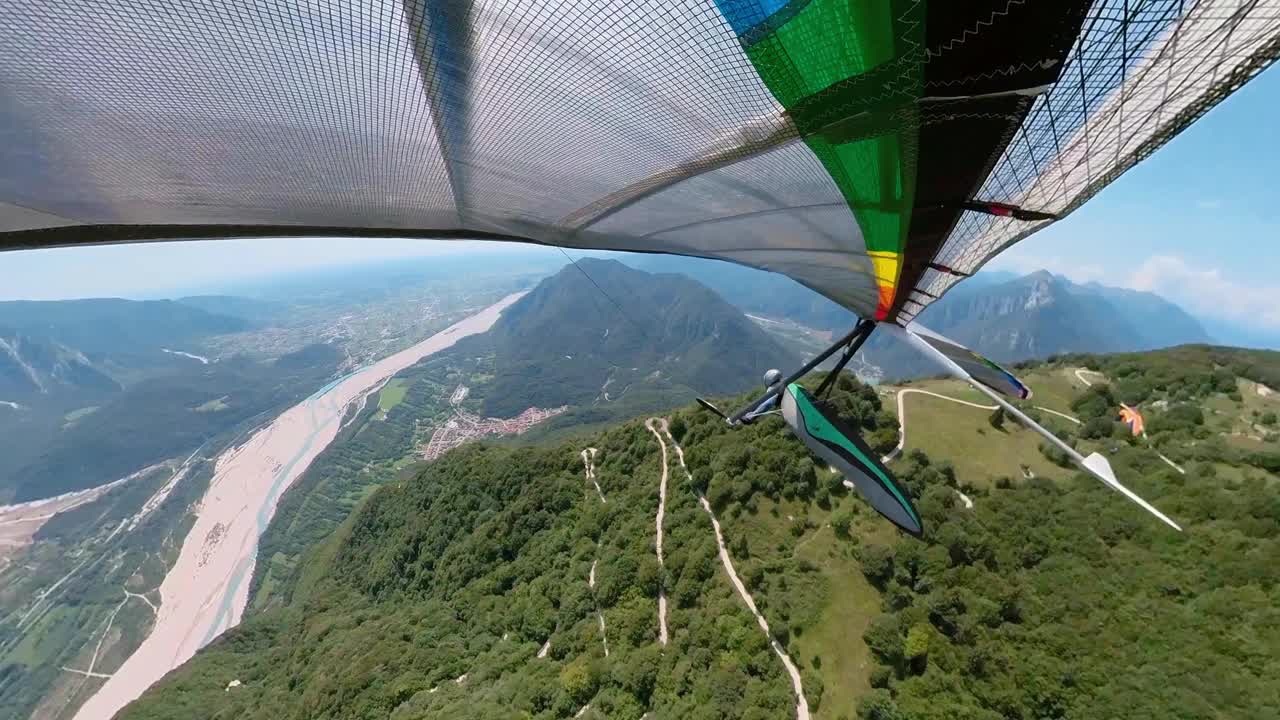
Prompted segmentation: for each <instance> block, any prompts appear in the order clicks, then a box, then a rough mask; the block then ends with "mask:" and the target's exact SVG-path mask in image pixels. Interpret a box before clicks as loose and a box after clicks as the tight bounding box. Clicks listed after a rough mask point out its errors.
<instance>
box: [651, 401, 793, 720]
mask: <svg viewBox="0 0 1280 720" xmlns="http://www.w3.org/2000/svg"><path fill="white" fill-rule="evenodd" d="M655 421H656V422H657V423H658V424H660V425H661V426H662V432H663V433H665V434H666V436H667V439H668V440H670V441H671V446H672V447H673V448H675V451H676V458H677V459H678V460H679V462H680V469H681V470H683V471H684V474H685V477H687V478H688V479H689V480H690V481H692V480H693V476H692V475H691V474H690V473H689V467H688V466H687V465H685V464H684V448H682V447H680V443H678V442H676V439H675V438H674V437H672V435H671V429H670V427H669V426H668V424H667V419H666V418H650V419H649V420H648V421H646V422H645V427H648V428H649V429H650V430H653V426H652V425H651V424H650V423H653V422H655ZM654 434H655V435H657V431H654ZM658 443H659V444H660V445H661V446H662V476H663V478H665V477H666V476H667V445H666V443H665V442H663V440H662V436H661V435H658ZM698 503H699V504H700V505H702V509H703V510H705V511H706V513H707V516H708V517H709V518H711V528H712V529H713V530H715V534H716V547H717V549H718V551H719V554H720V563H721V564H722V565H723V566H724V571H725V574H726V575H728V576H729V582H731V583H732V584H733V587H734V589H735V590H737V592H738V597H740V598H742V602H744V603H746V605H747V609H748V610H750V611H751V614H752V615H754V616H755V618H756V624H757V625H759V626H760V629H761V630H762V631H764V635H765V637H766V638H767V639H768V640H769V647H771V648H773V652H774V654H776V655H777V656H778V659H779V660H781V661H782V665H783V667H785V668H786V670H787V675H788V676H790V678H791V689H792V690H794V691H795V694H796V718H797V720H810V716H809V701H808V699H806V698H805V696H804V686H803V684H802V682H801V679H800V669H799V668H798V667H796V664H795V663H794V662H792V661H791V656H789V655H787V651H786V650H784V649H783V647H782V646H781V645H780V644H778V641H777V640H775V639H774V637H773V633H772V632H771V631H770V630H769V622H768V621H767V620H765V619H764V616H763V615H761V614H760V610H759V609H758V608H756V603H755V600H753V599H752V598H751V593H750V592H748V591H747V586H746V585H744V584H743V582H742V579H741V578H739V577H738V573H737V571H736V570H734V568H733V558H731V557H729V550H728V548H726V547H725V545H724V534H723V533H722V532H721V531H720V521H719V520H717V519H716V514H715V512H714V511H712V509H711V503H709V502H707V498H706V496H705V495H702V494H699V495H698Z"/></svg>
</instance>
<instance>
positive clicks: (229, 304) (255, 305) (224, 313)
mask: <svg viewBox="0 0 1280 720" xmlns="http://www.w3.org/2000/svg"><path fill="white" fill-rule="evenodd" d="M174 302H177V303H178V304H180V305H185V306H187V307H192V308H196V309H198V310H202V311H204V312H206V313H209V314H211V315H215V316H221V317H232V318H239V319H240V320H243V321H245V322H246V323H248V324H249V325H251V326H253V327H259V326H262V325H268V324H270V323H271V322H273V321H275V320H277V319H279V318H281V317H283V316H284V315H286V314H287V313H288V312H289V310H290V306H289V304H288V303H286V302H282V301H281V302H277V301H272V300H260V299H257V298H247V297H239V296H237V295H190V296H187V297H181V298H178V299H177V300H175V301H174Z"/></svg>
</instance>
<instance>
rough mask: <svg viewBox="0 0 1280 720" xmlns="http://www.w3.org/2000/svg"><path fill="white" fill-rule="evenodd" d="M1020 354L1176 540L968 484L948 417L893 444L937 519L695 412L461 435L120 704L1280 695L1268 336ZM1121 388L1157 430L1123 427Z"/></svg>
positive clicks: (882, 703) (466, 704)
mask: <svg viewBox="0 0 1280 720" xmlns="http://www.w3.org/2000/svg"><path fill="white" fill-rule="evenodd" d="M1023 371H1024V373H1025V374H1026V375H1027V377H1028V379H1029V380H1030V381H1031V382H1032V385H1033V387H1040V388H1043V392H1041V393H1040V394H1039V395H1038V396H1037V397H1036V399H1035V400H1034V402H1036V403H1038V405H1039V406H1040V407H1043V408H1047V409H1049V410H1052V411H1054V412H1058V413H1061V414H1062V415H1063V416H1064V417H1068V418H1071V419H1072V420H1071V422H1067V421H1065V420H1062V422H1061V424H1059V425H1055V427H1058V428H1060V431H1061V432H1062V433H1063V434H1064V436H1065V437H1067V438H1068V439H1069V441H1070V442H1072V443H1074V444H1076V445H1077V446H1078V447H1079V448H1080V449H1081V450H1082V451H1085V452H1090V451H1093V450H1100V451H1102V452H1104V453H1106V454H1108V455H1109V457H1110V459H1111V461H1112V463H1113V464H1114V465H1115V467H1116V470H1117V472H1118V474H1119V475H1120V477H1121V479H1122V480H1123V481H1124V482H1125V483H1126V484H1128V485H1129V486H1130V487H1132V488H1134V489H1135V490H1136V491H1138V492H1139V493H1141V494H1142V495H1144V496H1145V497H1147V498H1148V499H1150V500H1151V501H1152V502H1154V503H1155V504H1156V505H1158V506H1159V507H1161V508H1162V509H1164V510H1165V511H1167V512H1168V513H1169V514H1171V515H1172V516H1173V517H1174V518H1176V519H1177V520H1179V521H1180V522H1182V523H1183V524H1184V527H1185V528H1186V532H1184V533H1181V534H1179V533H1175V532H1173V531H1171V530H1170V529H1168V528H1166V527H1164V526H1162V525H1160V524H1159V523H1158V522H1157V521H1155V520H1154V519H1152V518H1150V517H1148V516H1146V515H1145V514H1143V513H1142V512H1141V511H1140V510H1138V509H1137V508H1135V507H1133V506H1132V505H1130V504H1129V503H1127V502H1125V501H1124V499H1123V498H1121V497H1119V496H1118V495H1116V494H1114V493H1111V492H1110V491H1108V490H1106V489H1105V488H1104V487H1103V486H1101V485H1099V484H1097V483H1096V482H1095V481H1093V480H1091V479H1089V478H1087V477H1086V476H1083V475H1080V474H1076V473H1074V472H1070V471H1065V470H1064V471H1063V472H1062V473H1061V474H1060V475H1058V476H1054V477H1057V479H1053V478H1052V477H1049V476H1044V477H1032V478H1030V479H1028V478H1026V477H1022V476H1016V475H1013V474H1011V473H1008V472H1005V471H1004V468H1003V466H1000V470H999V471H996V472H988V473H983V472H982V470H981V469H973V470H971V471H970V473H971V474H970V475H969V476H963V475H960V474H958V473H957V472H956V470H955V469H954V468H953V467H952V465H951V464H950V463H948V462H946V458H941V457H933V458H930V457H928V456H927V455H925V454H924V453H922V452H920V451H919V450H918V449H917V448H918V447H919V446H920V445H923V444H928V442H930V438H928V437H921V438H919V440H916V441H911V442H909V444H908V452H907V453H906V454H905V455H904V456H902V457H901V458H899V459H897V460H895V461H893V462H892V463H891V464H890V467H891V469H892V470H893V471H894V472H895V473H897V474H898V475H899V476H900V477H901V478H902V479H903V480H904V484H905V485H906V487H907V489H908V490H909V491H910V493H911V494H912V496H913V497H914V498H915V500H916V504H917V507H918V508H919V510H920V511H921V514H922V517H923V518H924V520H925V537H924V539H923V540H922V541H921V540H914V539H912V538H908V537H906V536H902V535H900V534H899V533H897V532H896V531H895V530H893V529H892V528H891V527H890V526H889V525H888V524H887V523H886V522H885V521H883V520H882V519H881V518H880V517H879V516H878V515H875V514H874V513H872V512H870V511H869V510H868V509H867V507H866V505H865V504H863V503H862V502H861V501H860V500H858V499H857V498H856V497H851V496H849V495H847V494H846V493H847V491H846V489H845V488H844V486H843V485H842V484H841V483H840V478H839V477H837V476H834V475H833V474H831V473H830V472H829V471H828V470H827V469H826V468H824V467H818V466H815V464H814V463H813V461H812V459H811V457H810V456H809V455H808V454H807V453H806V452H805V451H804V450H803V448H802V447H801V446H800V445H799V443H798V442H796V441H795V440H794V439H792V438H791V436H790V435H789V433H787V432H786V431H785V430H784V429H783V427H782V425H781V424H780V423H779V422H778V421H777V420H774V419H770V420H765V421H763V422H760V423H758V424H756V425H754V426H752V427H748V428H743V429H738V430H732V429H730V428H728V427H727V426H725V425H724V423H723V422H722V421H720V420H719V419H717V418H714V417H712V416H710V415H708V414H706V413H704V412H699V411H697V410H695V409H692V408H689V409H685V410H681V411H679V412H676V413H673V414H671V415H670V416H669V417H670V434H669V435H667V434H665V433H663V432H662V427H663V425H662V423H648V424H646V423H645V422H644V421H643V420H642V419H638V420H634V421H631V422H627V423H625V424H622V425H618V426H616V427H614V428H612V429H609V430H607V431H604V432H601V433H597V434H594V435H592V436H589V437H585V438H583V439H582V440H580V441H577V442H573V443H568V444H559V445H553V446H546V447H535V448H518V449H511V448H503V447H500V446H494V445H489V444H484V443H478V444H470V445H467V446H464V447H463V448H461V449H458V450H455V451H453V452H452V453H449V454H447V455H445V456H444V457H443V458H442V459H440V460H439V461H436V462H435V463H432V464H429V465H425V466H421V467H419V468H418V469H416V470H415V471H414V472H413V473H411V474H406V475H404V476H402V477H401V479H400V480H399V481H397V482H394V483H391V484H388V485H385V486H384V487H383V488H382V489H380V490H378V491H377V492H375V493H374V494H373V495H372V496H371V497H370V498H369V500H368V501H367V502H366V503H365V504H363V506H362V507H361V509H359V510H358V511H357V512H356V513H355V514H354V515H353V516H352V517H351V518H350V519H349V520H348V521H347V522H345V523H344V524H342V526H341V527H340V528H339V529H338V531H337V532H335V533H333V534H331V535H330V536H328V537H327V538H325V539H324V540H323V541H322V542H321V543H320V544H319V545H316V546H314V547H313V548H312V549H311V550H310V551H308V552H307V553H306V556H305V559H304V560H303V561H302V565H301V571H300V573H299V578H300V579H299V582H298V584H297V587H296V589H295V591H294V592H293V594H292V596H291V598H290V599H289V602H288V604H281V605H274V606H272V607H270V608H269V609H267V610H265V611H262V612H259V613H256V614H253V615H251V616H250V617H248V618H247V620H246V622H245V623H244V624H243V625H241V626H240V627H239V628H237V629H235V630H233V631H231V632H230V633H228V634H227V635H225V636H224V637H222V638H221V639H219V640H218V641H216V642H214V643H213V644H212V645H211V646H210V647H208V648H206V649H205V650H204V651H202V652H201V653H200V654H198V655H197V656H196V657H195V658H194V659H193V660H192V661H191V662H190V663H188V664H187V665H186V666H184V667H183V668H181V669H180V670H178V671H176V672H175V673H173V674H171V675H170V676H169V677H167V678H166V679H165V680H164V681H162V682H161V683H160V684H159V685H158V686H156V687H155V688H153V689H152V690H151V691H149V692H148V693H147V694H146V695H145V696H144V697H143V698H142V699H141V700H140V701H139V702H137V703H135V704H134V705H132V706H130V707H129V708H128V709H127V710H126V711H125V713H124V714H123V716H124V717H127V718H184V719H185V718H202V717H215V716H217V717H263V718H266V717H271V718H278V717H297V718H302V717H316V718H324V717H379V718H381V717H391V718H419V717H451V718H472V717H474V718H482V717H483V718H489V717H535V718H565V717H573V716H577V717H583V718H593V717H624V718H636V717H641V716H642V715H644V714H646V713H648V714H649V717H653V718H657V717H681V718H686V717H687V718H738V717H750V718H790V717H796V715H797V703H798V702H799V700H800V698H798V697H797V695H796V694H795V691H794V689H793V684H795V683H799V684H801V685H802V691H801V692H802V695H801V697H802V698H803V701H804V703H803V704H804V705H805V706H807V708H808V711H809V712H810V713H812V716H813V717H816V718H832V719H833V720H834V719H837V718H855V717H857V718H869V719H875V720H888V719H907V718H957V717H958V718H991V719H992V720H994V719H995V718H1028V719H1029V718H1080V719H1082V720H1083V719H1084V718H1098V717H1170V718H1222V717H1232V718H1259V719H1261V718H1272V717H1276V716H1277V714H1280V683H1277V682H1276V681H1275V677H1276V671H1277V670H1278V669H1280V650H1278V648H1280V610H1277V608H1278V607H1280V566H1277V565H1276V563H1274V562H1273V559H1274V558H1275V557H1277V556H1278V555H1280V502H1278V501H1277V499H1276V498H1277V495H1276V492H1277V487H1280V486H1278V485H1277V483H1278V482H1280V478H1277V475H1276V472H1277V470H1280V465H1278V464H1276V462H1275V459H1276V458H1277V457H1280V441H1278V438H1277V435H1276V432H1275V430H1274V428H1275V427H1276V420H1275V416H1276V412H1277V410H1280V396H1277V395H1275V394H1273V393H1271V391H1270V389H1271V388H1273V387H1277V386H1280V359H1278V357H1277V354H1274V353H1270V354H1268V353H1244V352H1239V351H1232V350H1224V349H1217V348H1204V347H1199V348H1181V349H1178V350H1175V351H1166V352H1158V353H1149V354H1133V355H1118V356H1108V357H1092V356H1089V357H1084V356H1071V357H1064V358H1058V359H1056V360H1054V361H1053V362H1052V363H1049V364H1044V365H1037V366H1033V367H1027V368H1024V370H1023ZM1089 373H1092V374H1089ZM1086 379H1087V380H1086ZM1090 383H1091V384H1090ZM837 385H838V388H837V390H836V392H835V394H834V396H833V399H832V402H833V403H834V404H835V405H836V407H837V408H838V409H839V410H840V412H841V413H842V414H844V415H846V416H847V417H848V418H849V419H850V420H851V422H853V423H855V424H858V425H860V426H861V427H863V428H864V430H865V432H866V434H867V437H868V439H869V440H870V441H871V442H872V443H873V445H874V446H875V447H876V449H877V450H880V451H887V450H888V449H889V448H890V447H892V446H893V444H894V443H895V441H896V439H897V438H896V437H895V435H896V433H895V432H894V427H895V422H894V418H893V417H892V414H891V411H892V410H893V404H892V403H891V402H885V400H887V399H888V398H891V397H892V395H893V392H892V390H885V391H884V392H886V393H888V395H887V396H886V397H885V398H883V399H882V394H881V392H877V391H875V390H874V389H871V388H864V387H860V386H857V385H856V384H855V383H853V382H851V381H849V380H847V379H842V380H841V381H840V383H838V384H837ZM925 387H937V388H939V389H943V390H945V389H946V388H944V387H942V386H936V385H925ZM1118 399H1128V400H1130V401H1132V402H1136V403H1138V407H1139V408H1140V409H1141V410H1142V411H1143V412H1144V413H1145V414H1146V416H1147V418H1146V419H1147V426H1148V429H1149V435H1150V437H1149V442H1148V440H1146V439H1143V438H1141V437H1137V438H1135V437H1133V436H1131V435H1130V434H1129V433H1128V431H1127V429H1126V428H1125V427H1124V426H1122V425H1120V424H1119V423H1118V422H1116V421H1115V419H1114V415H1115V410H1116V405H1115V402H1116V401H1117V400H1118ZM957 408H958V409H959V410H963V411H964V412H966V413H967V414H966V415H963V416H959V415H957V416H956V418H957V419H955V420H953V421H951V422H950V424H949V427H948V433H949V434H950V435H951V436H952V438H951V440H952V441H955V442H961V443H964V445H963V447H965V448H966V449H967V450H966V452H967V453H968V454H970V455H973V456H984V457H985V456H986V455H984V454H985V453H990V452H993V451H992V450H990V448H995V450H994V453H996V454H997V455H998V453H999V449H1000V448H1001V447H1002V443H1008V444H1009V445H1010V446H1012V445H1014V444H1017V443H1023V442H1026V437H1027V436H1025V435H1023V434H1021V433H1023V432H1025V431H1018V432H1014V429H1013V428H1010V427H1008V426H1007V425H1008V422H1007V421H1001V420H998V419H997V418H995V417H988V415H989V413H987V412H984V411H982V410H975V409H973V408H964V407H963V406H957ZM1034 411H1035V412H1042V411H1041V410H1034ZM909 412H912V413H916V414H921V413H923V410H911V411H909ZM1059 420H1061V418H1059ZM910 422H911V423H912V424H913V426H914V424H915V422H916V421H915V420H910ZM922 422H924V421H922ZM912 432H913V431H911V430H910V429H909V430H908V437H912V435H911V433H912ZM678 447H679V448H682V449H683V451H684V456H685V457H684V460H685V462H687V464H688V465H687V467H688V474H685V470H684V469H683V467H682V466H681V464H680V457H681V456H680V453H679V452H678V451H677V448H678ZM590 448H595V452H594V453H592V452H591V450H590ZM584 450H585V451H587V452H586V453H585V454H584V452H583V451H584ZM1156 450H1159V451H1160V452H1161V453H1163V454H1164V455H1165V456H1166V459H1167V460H1168V462H1165V461H1163V460H1162V459H1160V457H1159V456H1157V455H1156V453H1155V451H1156ZM1033 452H1034V449H1033ZM1050 455H1051V453H1050ZM664 457H665V458H666V459H667V462H668V469H669V476H668V478H667V487H666V493H665V500H664V499H663V493H662V492H661V490H660V487H661V484H662V472H661V469H662V466H663V460H664ZM998 465H999V463H996V462H992V463H991V466H992V467H996V466H998ZM966 467H974V466H973V465H972V464H967V465H966ZM978 467H979V468H980V466H978ZM597 484H598V486H599V487H598V488H597V487H596V485H597ZM961 491H962V492H963V494H961ZM703 497H705V499H706V506H705V507H703V505H702V504H701V502H700V499H701V498H703ZM659 507H662V511H661V515H660V511H659ZM659 517H662V520H661V523H662V528H663V532H664V542H663V553H664V555H663V558H662V559H661V560H660V559H659V557H658V554H657V553H658V546H657V529H656V526H655V523H656V522H658V518H659ZM713 517H714V518H715V520H714V523H716V524H718V531H719V533H720V534H721V535H722V536H723V540H724V543H725V546H726V547H727V554H726V556H725V557H724V558H721V557H718V556H719V554H720V553H719V551H718V549H717V544H716V539H717V528H716V527H714V526H713ZM729 565H732V566H733V568H734V574H735V575H736V576H738V577H740V578H741V580H742V582H743V586H744V587H743V591H744V592H747V593H749V594H750V596H751V598H752V600H753V603H754V604H755V606H757V607H758V608H759V611H760V612H761V613H762V616H763V618H764V620H766V621H767V624H768V627H769V630H770V635H771V636H772V638H773V639H774V640H776V641H777V652H774V651H773V650H771V648H770V645H769V644H768V640H767V639H766V635H765V633H764V632H763V631H762V629H761V626H760V625H758V624H757V623H756V622H755V621H754V620H753V618H752V616H751V614H750V610H749V609H748V605H747V604H746V603H745V602H744V601H743V599H742V598H741V597H740V596H739V595H738V593H737V591H735V589H734V587H733V585H732V581H731V579H730V577H731V576H730V573H729V570H728V566H729ZM660 598H665V602H666V603H667V606H668V616H667V620H666V622H667V625H668V629H669V637H668V641H667V643H666V644H663V642H662V631H661V625H662V620H661V619H660V609H659V608H660V606H661V601H660ZM784 658H785V660H784ZM788 663H791V665H792V666H793V667H795V668H796V670H797V676H796V678H795V679H794V680H793V679H792V678H791V677H790V675H789V672H788ZM236 680H238V681H239V683H238V684H236V685H235V686H234V687H228V685H229V684H230V683H232V681H236Z"/></svg>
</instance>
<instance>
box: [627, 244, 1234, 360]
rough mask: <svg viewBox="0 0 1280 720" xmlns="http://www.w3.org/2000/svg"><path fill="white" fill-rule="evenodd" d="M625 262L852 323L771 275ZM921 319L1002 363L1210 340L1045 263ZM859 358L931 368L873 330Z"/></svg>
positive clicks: (746, 305) (1140, 301)
mask: <svg viewBox="0 0 1280 720" xmlns="http://www.w3.org/2000/svg"><path fill="white" fill-rule="evenodd" d="M627 262H628V263H629V264H631V265H633V266H634V267H638V268H643V269H650V270H662V271H666V272H676V273H680V274H683V275H686V276H688V277H691V278H695V279H697V280H699V281H700V282H702V283H704V284H706V285H707V286H708V287H711V288H712V289H714V290H716V291H717V292H719V293H720V294H721V295H722V296H723V297H724V298H725V299H726V300H728V301H729V302H731V303H733V304H734V305H735V306H737V307H738V308H739V309H741V310H742V311H743V312H746V313H752V314H758V315H762V316H765V317H768V318H785V319H787V320H791V321H793V322H796V323H799V324H801V325H805V326H807V327H810V328H813V329H815V330H823V331H835V332H843V331H844V330H847V329H848V328H850V327H852V325H853V322H854V320H855V318H854V316H853V314H852V313H850V312H849V311H847V310H845V309H844V308H842V307H840V306H838V305H836V304H835V303H833V302H831V301H830V300H827V299H826V298H824V297H822V296H820V295H818V294H817V293H815V292H813V291H812V290H809V289H808V288H805V287H803V286H802V285H800V284H799V283H796V282H794V281H793V280H791V279H790V278H788V277H786V276H783V275H778V274H776V273H769V272H764V271H761V270H755V269H752V268H747V267H743V266H740V265H734V264H732V263H726V262H722V261H718V260H706V259H702V258H686V257H679V256H669V255H655V256H643V257H634V258H628V259H627ZM920 321H921V323H923V324H924V325H926V326H927V327H929V328H931V329H933V330H936V331H938V332H941V333H943V334H944V335H948V336H951V337H953V338H954V339H955V340H957V341H959V342H962V343H964V344H966V345H968V346H970V347H972V348H973V349H975V350H977V351H978V352H980V353H983V354H985V355H989V356H991V357H993V358H996V359H998V360H1002V361H1006V362H1016V361H1021V360H1027V359H1031V358H1045V357H1048V356H1050V355H1053V354H1056V353H1061V352H1119V351H1129V350H1153V349H1156V348H1161V347H1169V346H1173V345H1181V344H1187V343H1207V342H1210V338H1209V335H1208V333H1206V332H1205V329H1204V327H1203V326H1202V325H1201V324H1200V322H1199V321H1198V320H1196V319H1195V318H1194V317H1192V316H1191V315H1189V314H1188V313H1187V312H1186V311H1184V310H1182V309H1181V308H1179V307H1178V306H1177V305H1175V304H1173V303H1171V302H1169V301H1168V300H1165V299H1164V298H1161V297H1160V296H1158V295H1156V294H1154V293H1149V292H1140V291H1137V290H1128V289H1124V288H1116V287H1109V286H1106V285H1101V284H1098V283H1088V284H1084V285H1078V284H1075V283H1072V282H1071V281H1070V280H1067V279H1066V278H1064V277H1061V276H1057V275H1053V274H1051V273H1049V272H1047V271H1044V270H1041V271H1039V272H1035V273H1031V274H1029V275H1026V276H1022V277H1019V276H1017V275H1015V274H1013V273H1009V272H1001V271H988V272H981V273H978V274H976V275H974V276H973V277H971V278H968V279H966V280H965V281H963V282H961V283H960V284H959V285H957V286H955V287H954V288H953V289H952V290H951V291H950V292H948V293H947V294H946V295H944V296H943V297H942V299H940V300H938V301H937V302H934V303H933V304H932V305H930V306H929V307H928V309H926V310H925V311H924V312H923V313H921V315H920ZM864 357H865V358H866V359H867V361H868V362H870V363H872V364H874V365H878V366H880V367H882V368H884V369H885V371H886V374H887V375H888V376H889V377H911V376H916V375H921V374H933V373H936V372H937V369H936V368H934V367H933V365H932V364H931V363H929V362H928V361H927V360H925V359H923V358H920V357H918V356H917V355H916V354H915V353H914V352H912V351H911V350H910V349H908V348H897V347H896V344H895V342H894V341H893V340H890V339H888V338H884V337H877V336H873V338H872V340H871V341H870V342H869V343H868V345H867V347H866V349H865V350H864Z"/></svg>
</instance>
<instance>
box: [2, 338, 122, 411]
mask: <svg viewBox="0 0 1280 720" xmlns="http://www.w3.org/2000/svg"><path fill="white" fill-rule="evenodd" d="M120 387H121V386H120V383H118V382H116V381H115V380H113V379H111V377H110V376H108V375H107V374H106V373H105V372H103V371H101V370H99V369H98V368H96V367H94V365H93V363H92V362H90V361H89V358H87V357H85V355H84V353H82V352H80V351H78V350H73V349H71V348H68V347H67V346H65V345H61V344H59V343H56V342H53V341H51V340H45V339H39V338H32V337H30V336H27V335H19V334H17V333H15V332H13V331H12V330H7V329H4V328H0V399H8V401H9V402H16V399H17V398H22V399H26V398H28V397H30V396H32V395H38V394H42V393H48V392H51V391H59V390H63V389H68V388H71V389H78V390H88V391H96V392H110V391H112V390H119V389H120Z"/></svg>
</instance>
